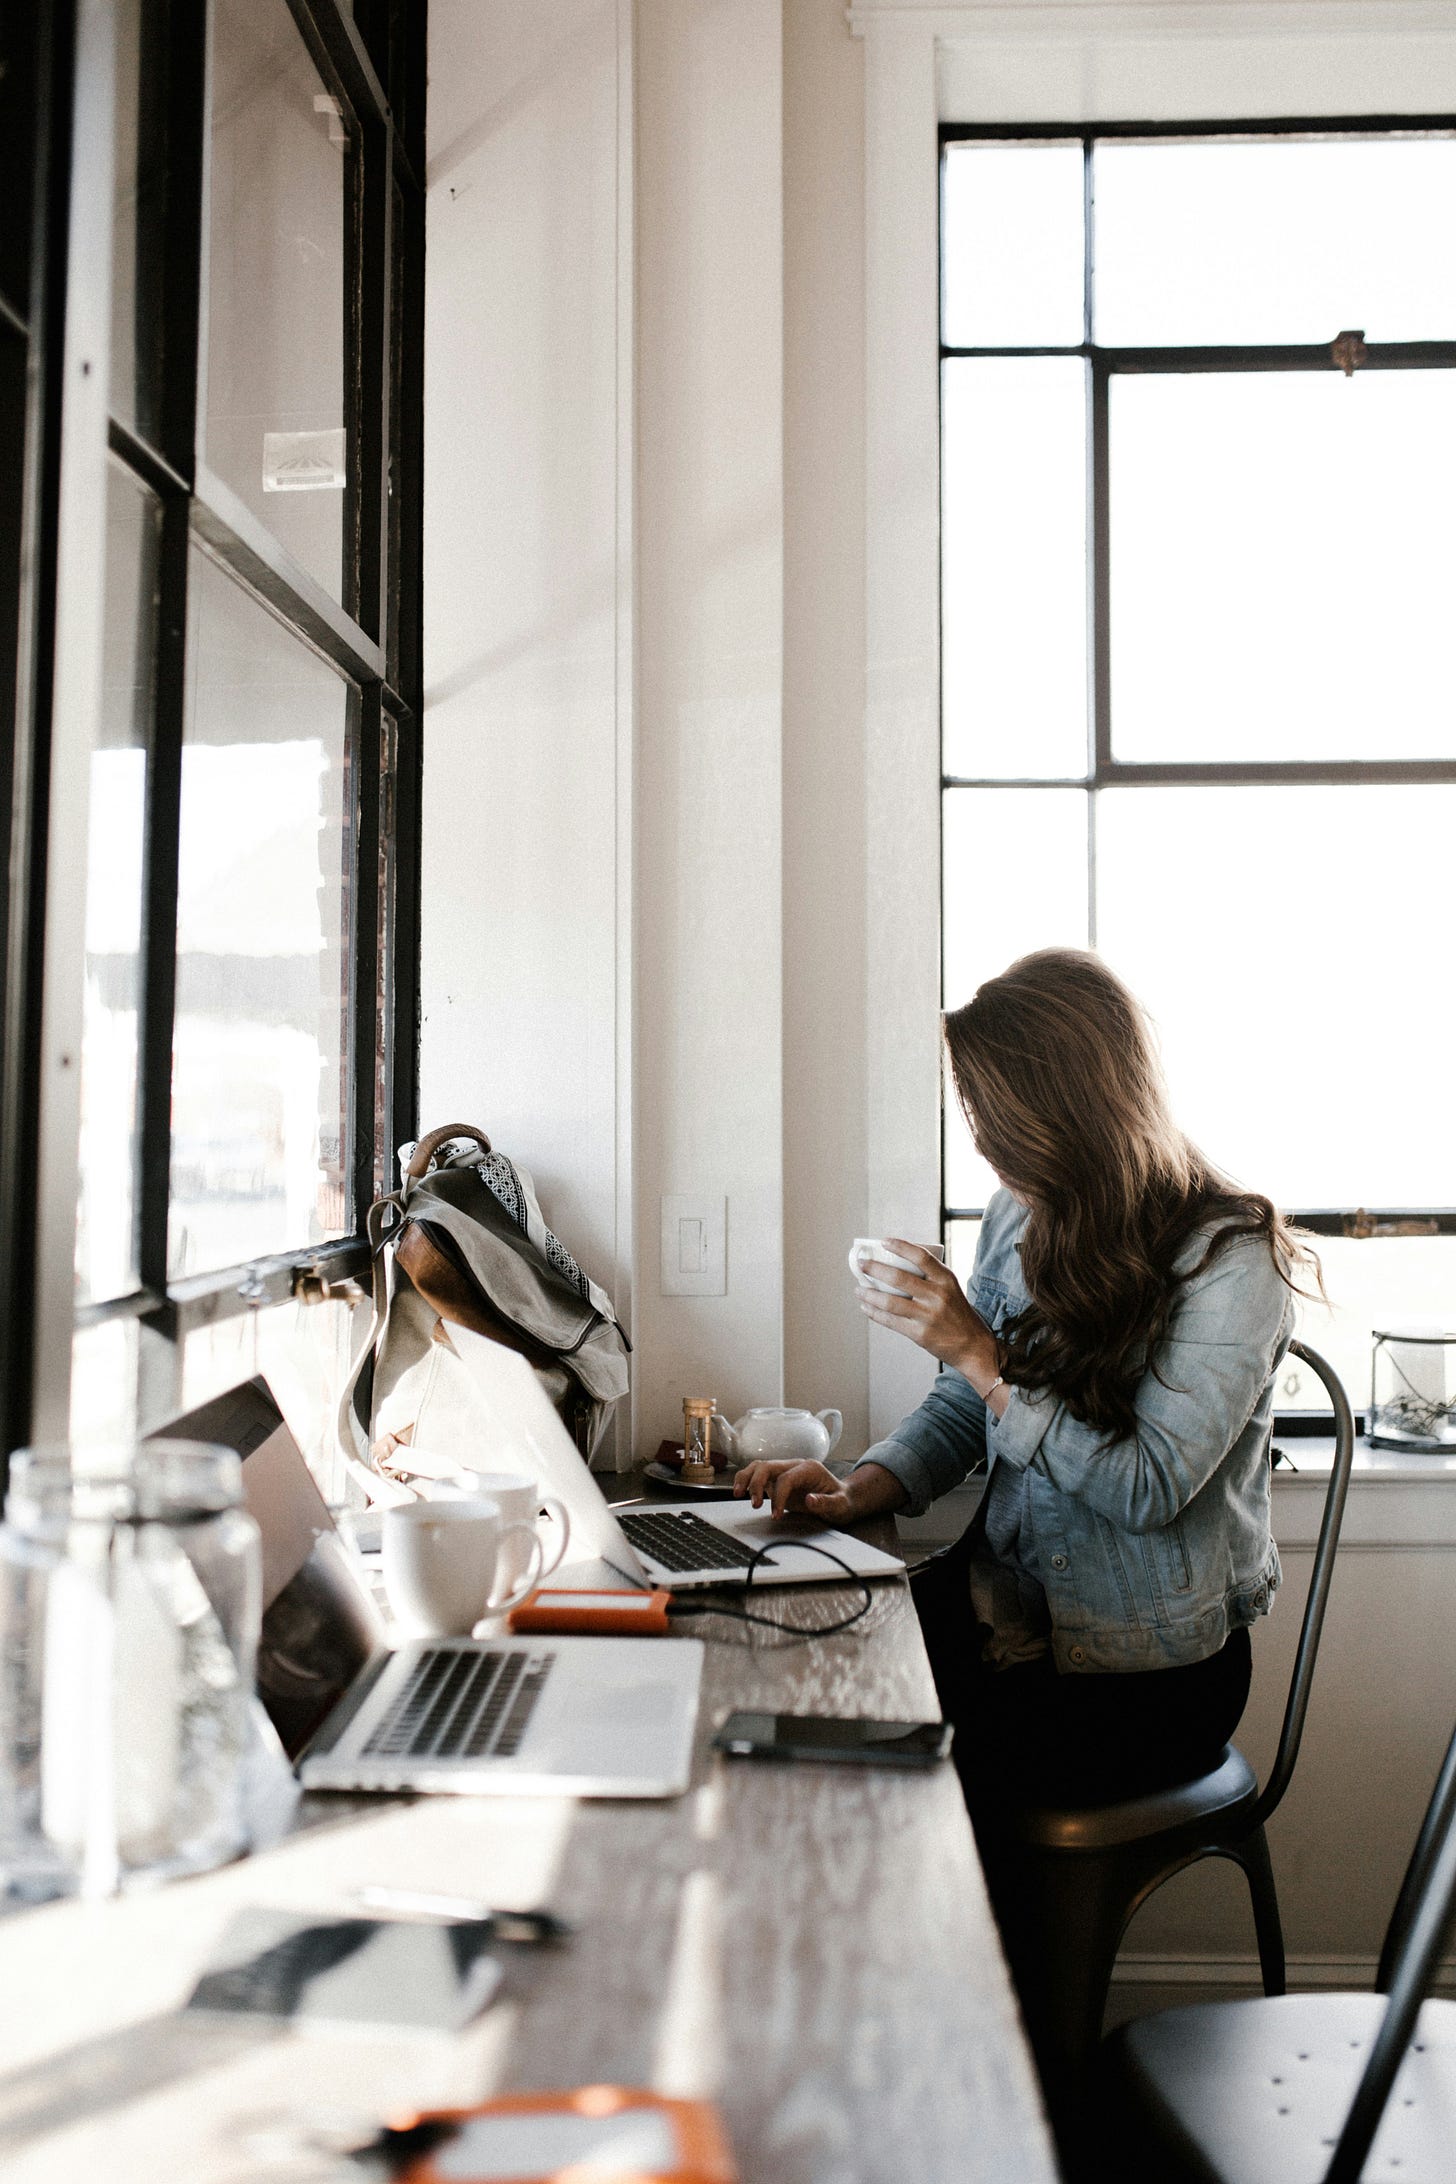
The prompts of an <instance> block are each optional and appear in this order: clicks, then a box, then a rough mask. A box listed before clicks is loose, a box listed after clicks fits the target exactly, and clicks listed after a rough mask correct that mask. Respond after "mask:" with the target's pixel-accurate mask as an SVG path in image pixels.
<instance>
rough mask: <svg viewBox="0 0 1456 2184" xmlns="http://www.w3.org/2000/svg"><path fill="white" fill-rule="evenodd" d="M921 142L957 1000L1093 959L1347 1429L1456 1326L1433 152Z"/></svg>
mask: <svg viewBox="0 0 1456 2184" xmlns="http://www.w3.org/2000/svg"><path fill="white" fill-rule="evenodd" d="M943 135H944V142H943V146H942V295H943V322H942V341H941V355H942V366H941V369H942V450H941V453H942V504H943V528H942V601H941V608H942V708H943V778H944V790H943V830H944V834H943V839H944V976H945V1001H946V1005H947V1006H948V1007H953V1006H955V1005H956V1004H958V1003H959V1002H961V1001H964V1000H965V999H967V998H968V997H969V995H970V994H971V993H972V992H973V991H974V989H975V987H976V986H977V985H978V984H979V982H980V981H981V980H982V979H983V978H985V977H987V976H989V975H991V974H992V973H994V972H995V971H997V970H999V969H1001V968H1002V967H1003V966H1004V965H1005V964H1006V963H1007V962H1009V961H1010V960H1011V959H1012V958H1013V957H1014V956H1017V955H1020V954H1022V953H1024V952H1025V951H1026V950H1028V949H1031V948H1038V947H1044V946H1049V945H1055V944H1066V945H1074V946H1087V945H1089V944H1090V945H1093V946H1096V947H1097V948H1099V949H1100V950H1101V951H1102V952H1103V953H1104V954H1105V956H1106V957H1107V959H1108V961H1109V962H1110V963H1111V964H1112V965H1113V966H1114V968H1115V969H1116V970H1117V971H1119V972H1120V973H1121V975H1122V976H1123V977H1125V978H1126V979H1127V981H1128V983H1129V984H1130V985H1131V986H1132V988H1133V989H1134V991H1135V992H1136V993H1138V994H1139V995H1140V996H1141V998H1142V999H1143V1000H1144V1001H1145V1002H1146V1004H1147V1005H1148V1007H1149V1008H1150V1010H1151V1011H1152V1014H1153V1016H1154V1018H1155V1020H1156V1022H1157V1025H1158V1029H1159V1032H1160V1035H1161V1039H1162V1045H1163V1052H1164V1059H1165V1062H1166V1065H1167V1070H1168V1075H1169V1078H1170V1081H1171V1085H1172V1090H1173V1096H1174V1102H1175V1106H1176V1109H1177V1112H1178V1114H1179V1116H1180V1118H1181V1119H1182V1120H1183V1122H1184V1124H1185V1126H1186V1127H1187V1128H1188V1129H1189V1131H1190V1132H1191V1134H1192V1135H1193V1136H1194V1137H1195V1138H1197V1139H1198V1141H1199V1142H1200V1143H1201V1144H1202V1145H1203V1146H1204V1147H1205V1149H1206V1150H1207V1151H1208V1152H1209V1153H1210V1154H1211V1155H1212V1157H1213V1158H1214V1159H1215V1160H1217V1161H1218V1162H1219V1163H1220V1165H1222V1166H1223V1167H1225V1168H1226V1169H1227V1170H1228V1171H1229V1172H1230V1173H1231V1174H1233V1175H1234V1176H1235V1177H1237V1178H1238V1179H1239V1180H1240V1181H1241V1182H1244V1183H1246V1184H1248V1185H1249V1186H1251V1187H1252V1188H1255V1189H1259V1190H1264V1191H1267V1192H1268V1193H1269V1194H1270V1196H1272V1197H1273V1198H1274V1199H1275V1200H1276V1201H1277V1202H1278V1203H1279V1204H1280V1205H1281V1206H1283V1207H1284V1208H1285V1209H1287V1210H1288V1211H1290V1212H1291V1213H1293V1214H1295V1215H1297V1216H1302V1217H1303V1218H1304V1220H1305V1222H1306V1224H1307V1225H1308V1226H1310V1227H1312V1228H1314V1229H1315V1230H1316V1231H1317V1232H1318V1248H1319V1250H1320V1253H1321V1257H1322V1260H1323V1263H1324V1269H1325V1278H1326V1282H1327V1285H1328V1287H1329V1291H1330V1295H1331V1298H1332V1300H1333V1302H1334V1307H1335V1309H1334V1313H1333V1316H1331V1315H1330V1314H1327V1313H1326V1312H1325V1311H1324V1309H1323V1308H1322V1307H1317V1306H1316V1307H1306V1308H1305V1309H1304V1312H1303V1322H1304V1324H1303V1328H1302V1332H1303V1333H1304V1334H1305V1335H1306V1338H1307V1339H1308V1340H1309V1341H1310V1342H1311V1343H1313V1344H1314V1346H1315V1347H1316V1348H1318V1349H1321V1350H1323V1351H1324V1352H1325V1353H1326V1354H1327V1355H1328V1356H1330V1357H1331V1359H1332V1361H1333V1362H1334V1363H1335V1364H1336V1365H1337V1367H1338V1369H1339V1371H1340V1372H1341V1374H1342V1376H1343V1378H1344V1379H1345V1381H1346V1384H1347V1386H1348V1387H1349V1389H1350V1393H1351V1396H1352V1399H1353V1400H1354V1401H1355V1403H1356V1404H1357V1405H1360V1404H1363V1403H1364V1401H1365V1400H1366V1399H1367V1397H1368V1393H1369V1383H1370V1353H1371V1335H1372V1330H1374V1329H1375V1328H1379V1327H1383V1326H1389V1325H1392V1324H1397V1323H1406V1324H1410V1323H1422V1324H1426V1325H1433V1324H1434V1323H1436V1322H1441V1323H1443V1324H1445V1325H1447V1326H1449V1325H1450V1324H1451V1315H1452V1311H1453V1307H1456V1131H1453V1130H1452V1128H1451V1121H1450V1116H1451V1085H1452V1082H1453V1079H1456V1017H1453V1015H1452V1012H1451V1010H1450V1008H1449V1007H1448V1006H1447V1005H1446V998H1445V977H1444V972H1445V965H1446V961H1447V957H1448V954H1449V947H1448V941H1449V935H1450V930H1451V921H1452V915H1453V912H1452V903H1451V887H1450V877H1449V874H1450V847H1449V845H1450V842H1451V839H1452V835H1453V830H1456V618H1453V615H1452V612H1451V601H1452V599H1453V598H1456V532H1453V530H1452V527H1451V523H1450V513H1449V512H1450V509H1451V506H1452V504H1453V499H1456V256H1453V254H1452V251H1451V248H1450V237H1451V234H1452V232H1453V229H1456V129H1453V128H1452V127H1450V126H1442V125H1439V124H1435V123H1432V124H1424V123H1411V124H1410V125H1408V126H1403V127H1402V128H1401V129H1400V130H1398V131H1393V132H1391V131H1380V132H1377V131H1375V130H1373V129H1371V128H1370V127H1369V126H1368V125H1367V126H1364V127H1362V126H1361V125H1360V124H1358V123H1346V124H1341V123H1340V122H1338V121H1331V122H1329V123H1323V124H1318V125H1316V124H1311V125H1309V129H1308V131H1307V132H1302V133H1300V134H1298V135H1293V134H1290V133H1288V131H1287V127H1286V129H1285V131H1283V132H1277V131H1274V130H1265V129H1259V128H1257V127H1255V128H1250V129H1245V128H1242V127H1240V128H1238V129H1237V130H1235V129H1234V128H1232V127H1231V126H1225V127H1223V128H1222V129H1221V130H1220V131H1219V132H1217V133H1214V132H1213V131H1204V132H1197V133H1187V132H1182V133H1176V134H1175V133H1174V132H1172V131H1166V132H1161V133H1159V132H1155V131H1151V130H1148V129H1146V128H1143V129H1134V128H1126V129H1115V130H1106V131H1099V132H1090V133H1083V132H1079V131H1076V130H1061V131H1056V130H1051V129H1041V130H1035V131H1030V132H1027V133H1025V134H1008V133H1007V132H1004V131H1003V132H1001V133H999V134H993V133H991V132H989V131H986V130H970V129H967V130H958V129H947V130H946V131H945V132H943ZM946 1107H947V1115H946V1143H945V1212H946V1226H947V1235H948V1239H949V1242H950V1246H951V1252H952V1257H953V1259H954V1260H955V1262H956V1264H957V1265H960V1266H962V1267H967V1266H968V1265H969V1262H970V1257H971V1253H972V1251H973V1249H974V1242H975V1233H976V1226H977V1220H976V1217H977V1214H978V1212H979V1209H980V1208H981V1207H982V1206H983V1205H984V1203H985V1200H986V1197H987V1195H988V1194H989V1192H990V1191H991V1190H992V1189H993V1188H994V1187H995V1179H994V1177H992V1176H991V1175H990V1173H989V1171H988V1170H987V1169H986V1168H985V1166H984V1164H983V1163H982V1162H981V1161H980V1160H979V1159H978V1158H977V1156H976V1154H975V1151H974V1148H973V1147H972V1145H971V1142H970V1139H969V1136H968V1134H967V1131H966V1129H965V1125H964V1123H963V1121H962V1119H961V1117H960V1115H959V1114H958V1112H957V1111H956V1108H955V1103H954V1100H953V1099H951V1098H948V1099H947V1103H946ZM1372 1229H1373V1230H1374V1234H1371V1231H1372ZM1280 1400H1281V1404H1282V1405H1283V1406H1285V1407H1287V1408H1291V1409H1296V1410H1297V1409H1300V1408H1302V1407H1306V1406H1310V1407H1317V1398H1316V1393H1315V1387H1314V1383H1313V1381H1312V1378H1311V1376H1308V1375H1304V1376H1301V1372H1300V1369H1299V1368H1298V1367H1297V1366H1294V1365H1291V1366H1290V1368H1289V1370H1288V1372H1287V1374H1286V1375H1285V1377H1284V1379H1283V1380H1282V1381H1281V1393H1280Z"/></svg>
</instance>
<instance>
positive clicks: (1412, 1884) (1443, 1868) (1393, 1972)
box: [1325, 1735, 1456, 2184]
mask: <svg viewBox="0 0 1456 2184" xmlns="http://www.w3.org/2000/svg"><path fill="white" fill-rule="evenodd" d="M1453 1921H1456V1735H1453V1737H1452V1739H1451V1742H1450V1744H1449V1745H1448V1746H1447V1747H1446V1758H1445V1763H1444V1765H1443V1766H1442V1768H1441V1772H1440V1774H1439V1776H1438V1777H1437V1780H1436V1787H1435V1790H1434V1792H1433V1793H1432V1797H1431V1802H1430V1804H1429V1805H1428V1806H1427V1807H1426V1817H1425V1819H1424V1820H1423V1821H1422V1823H1421V1832H1420V1834H1419V1836H1418V1837H1417V1838H1416V1847H1415V1849H1414V1851H1413V1852H1412V1853H1411V1862H1410V1865H1409V1866H1408V1867H1407V1869H1406V1876H1405V1879H1404V1881H1403V1882H1402V1883H1401V1890H1400V1894H1399V1896H1398V1897H1397V1898H1396V1905H1395V1911H1394V1914H1393V1916H1392V1918H1391V1922H1390V1932H1389V1934H1388V1935H1387V1936H1386V1943H1385V1953H1384V1955H1383V1956H1382V1958H1381V1966H1382V1970H1383V1969H1384V1967H1385V1963H1386V1958H1387V1957H1389V1958H1390V1973H1389V1978H1390V2000H1389V2001H1388V2002H1387V2004H1386V2005H1385V2015H1384V2017H1383V2018H1382V2019H1381V2021H1380V2030H1379V2031H1378V2032H1377V2033H1376V2035H1375V2038H1374V2040H1373V2041H1372V2042H1371V2044H1370V2054H1369V2057H1368V2059H1367V2061H1366V2064H1365V2068H1364V2070H1363V2072H1362V2073H1361V2077H1360V2083H1359V2085H1358V2086H1357V2087H1356V2089H1355V2098H1354V2100H1353V2101H1352V2102H1351V2104H1350V2113H1349V2114H1348V2116H1346V2118H1345V2125H1344V2129H1343V2130H1342V2131H1341V2133H1340V2136H1339V2140H1338V2142H1337V2144H1336V2146H1335V2151H1334V2154H1333V2156H1332V2157H1331V2160H1330V2165H1329V2167H1328V2169H1327V2170H1326V2171H1325V2184H1359V2179H1360V2176H1361V2173H1362V2171H1363V2170H1364V2167H1365V2162H1366V2158H1367V2156H1368V2155H1369V2152H1370V2148H1371V2146H1372V2144H1373V2143H1374V2139H1375V2134H1376V2132H1377V2131H1378V2130H1379V2128H1380V2119H1381V2117H1382V2116H1383V2115H1384V2113H1385V2104H1386V2102H1387V2101H1388V2100H1389V2098H1390V2089H1391V2087H1392V2086H1393V2085H1394V2083H1395V2074H1396V2072H1397V2071H1398V2070H1399V2068H1400V2066H1401V2063H1402V2061H1403V2060H1404V2057H1405V2051H1406V2049H1407V2047H1408V2046H1409V2045H1410V2040H1411V2035H1412V2034H1413V2033H1414V2031H1415V2029H1416V2019H1417V2017H1418V2016H1419V2014H1420V2007H1421V2004H1422V2003H1423V2002H1424V2001H1425V1999H1426V1994H1427V1992H1428V1990H1429V1988H1430V1985H1431V1981H1432V1980H1433V1979H1434V1978H1435V1976H1436V1968H1437V1966H1438V1965H1439V1963H1440V1961H1441V1958H1442V1955H1443V1954H1444V1951H1445V1948H1446V1944H1447V1942H1448V1940H1449V1939H1450V1934H1451V1927H1452V1924H1453Z"/></svg>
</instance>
